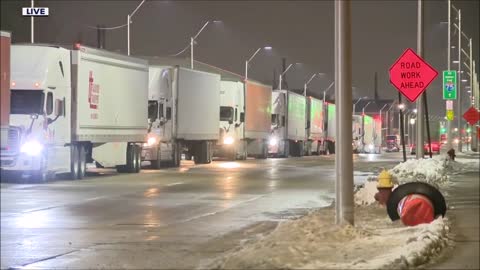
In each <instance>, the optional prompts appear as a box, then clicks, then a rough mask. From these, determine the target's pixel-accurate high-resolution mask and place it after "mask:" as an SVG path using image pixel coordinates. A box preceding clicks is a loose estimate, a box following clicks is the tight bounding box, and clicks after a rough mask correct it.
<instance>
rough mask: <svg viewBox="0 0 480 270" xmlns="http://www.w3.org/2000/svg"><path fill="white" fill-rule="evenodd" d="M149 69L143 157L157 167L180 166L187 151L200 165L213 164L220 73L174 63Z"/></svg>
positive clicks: (216, 133)
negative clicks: (146, 136)
mask: <svg viewBox="0 0 480 270" xmlns="http://www.w3.org/2000/svg"><path fill="white" fill-rule="evenodd" d="M149 69H150V71H149V83H148V89H149V90H148V123H149V128H148V132H149V133H148V138H147V142H146V143H145V144H144V147H143V150H142V160H144V161H150V163H151V166H152V167H153V168H160V167H161V166H164V165H172V166H178V165H179V164H180V159H181V155H182V153H185V154H186V156H187V157H189V156H193V157H194V161H195V163H196V164H204V163H210V162H211V160H212V156H213V145H214V143H215V142H216V141H217V140H218V138H219V132H218V123H219V121H220V75H217V74H213V73H208V72H203V71H198V70H192V69H187V68H182V67H179V66H170V65H167V66H162V65H150V68H149ZM145 104H147V101H145ZM145 119H147V117H145Z"/></svg>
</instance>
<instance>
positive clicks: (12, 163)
mask: <svg viewBox="0 0 480 270" xmlns="http://www.w3.org/2000/svg"><path fill="white" fill-rule="evenodd" d="M11 68H12V70H11V83H10V89H11V98H10V105H11V107H10V119H9V120H10V128H9V131H8V148H7V149H5V150H3V151H2V153H1V159H2V170H5V171H23V172H27V174H30V175H33V174H35V172H42V173H44V172H46V171H49V172H68V171H70V168H69V166H65V164H69V162H70V151H69V149H68V148H66V147H64V146H65V144H67V143H69V141H70V135H71V134H70V126H69V122H70V114H69V113H67V112H66V108H69V106H70V104H69V102H68V101H69V100H70V53H69V51H68V50H66V49H63V48H60V47H55V46H29V45H14V46H12V49H11ZM64 160H66V161H67V162H61V161H64ZM41 168H46V170H41ZM35 176H37V175H35ZM39 177H40V176H39ZM41 177H43V176H41Z"/></svg>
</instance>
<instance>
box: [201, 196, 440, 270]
mask: <svg viewBox="0 0 480 270" xmlns="http://www.w3.org/2000/svg"><path fill="white" fill-rule="evenodd" d="M334 219H335V210H334V207H328V208H323V209H320V210H317V211H315V212H312V213H310V214H309V215H306V216H304V217H302V218H300V219H297V220H290V221H285V222H283V223H280V224H279V225H278V226H277V228H276V229H275V230H274V231H273V232H271V233H270V234H268V235H266V236H263V238H259V239H257V240H253V241H250V242H246V243H245V244H244V245H243V246H242V247H239V248H238V249H236V250H234V251H232V252H230V253H227V254H226V255H224V256H222V257H220V258H217V259H216V260H215V261H213V262H209V263H207V264H206V265H204V266H202V268H204V267H206V268H215V269H273V268H277V269H278V268H281V269H293V268H294V269H302V268H303V269H382V268H387V267H389V268H392V267H393V268H407V267H412V266H416V265H420V264H423V263H425V262H427V261H428V260H429V258H430V257H431V256H432V255H435V254H437V253H439V251H440V250H441V248H442V247H443V246H445V245H446V237H445V235H446V233H447V231H448V225H447V222H446V220H445V219H442V218H438V219H437V220H435V221H434V222H432V223H430V224H423V225H418V226H415V227H405V226H403V225H401V223H400V222H392V221H390V219H389V218H388V216H387V214H386V211H385V208H382V207H379V206H373V205H372V206H362V207H356V208H355V226H343V227H342V226H336V225H335V224H334Z"/></svg>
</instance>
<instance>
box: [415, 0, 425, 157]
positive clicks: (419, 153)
mask: <svg viewBox="0 0 480 270" xmlns="http://www.w3.org/2000/svg"><path fill="white" fill-rule="evenodd" d="M423 8H424V3H423V0H418V8H417V54H418V55H419V56H420V57H423V13H424V10H423ZM424 99H425V96H424V95H421V96H420V97H419V98H418V99H417V118H418V119H417V138H416V149H415V153H416V158H417V159H420V158H423V155H424V149H423V144H424V138H423V136H424V134H423V129H424V128H423V126H424V125H423V123H424V120H425V116H424V107H423V105H424V101H423V100H424Z"/></svg>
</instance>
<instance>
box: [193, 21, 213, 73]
mask: <svg viewBox="0 0 480 270" xmlns="http://www.w3.org/2000/svg"><path fill="white" fill-rule="evenodd" d="M209 23H210V21H207V22H206V23H205V24H204V25H203V26H202V28H200V30H199V31H198V32H197V34H196V35H195V36H193V37H191V38H190V68H191V69H193V46H194V45H195V39H196V38H197V37H198V35H200V33H201V32H202V31H203V29H205V27H207V25H208V24H209Z"/></svg>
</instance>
